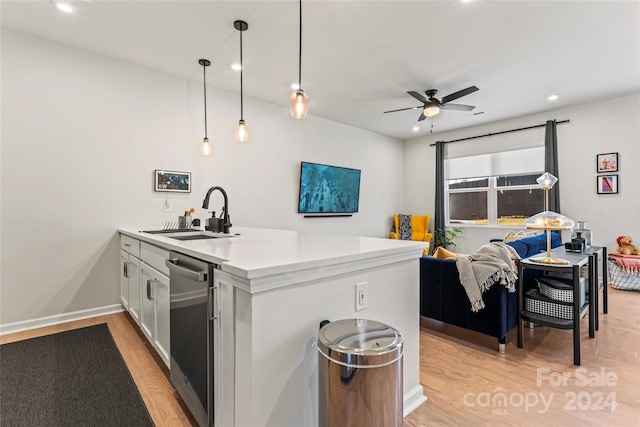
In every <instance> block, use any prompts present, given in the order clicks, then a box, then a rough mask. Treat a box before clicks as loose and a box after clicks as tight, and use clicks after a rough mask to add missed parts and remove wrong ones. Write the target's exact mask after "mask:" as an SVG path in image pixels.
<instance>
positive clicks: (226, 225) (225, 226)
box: [202, 187, 233, 234]
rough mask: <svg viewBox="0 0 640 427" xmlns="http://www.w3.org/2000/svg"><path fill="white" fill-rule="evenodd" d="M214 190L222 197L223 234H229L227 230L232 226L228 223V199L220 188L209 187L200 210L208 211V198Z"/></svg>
mask: <svg viewBox="0 0 640 427" xmlns="http://www.w3.org/2000/svg"><path fill="white" fill-rule="evenodd" d="M214 190H219V191H220V192H221V193H222V197H224V217H223V220H222V221H223V224H222V227H223V231H222V232H223V233H226V234H229V229H230V228H231V226H232V225H233V224H231V223H230V222H229V199H228V198H227V192H226V191H224V189H223V188H222V187H211V188H210V189H209V191H207V195H206V196H205V198H204V200H203V201H202V209H209V197H210V196H211V193H212V192H213V191H214Z"/></svg>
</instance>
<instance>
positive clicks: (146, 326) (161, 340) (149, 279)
mask: <svg viewBox="0 0 640 427" xmlns="http://www.w3.org/2000/svg"><path fill="white" fill-rule="evenodd" d="M140 279H141V281H140V283H141V288H142V289H141V290H142V298H141V300H142V301H141V310H140V329H142V332H143V333H144V335H145V336H146V337H147V338H148V339H149V341H150V342H151V344H152V345H153V347H154V348H155V349H156V351H157V352H158V353H159V354H160V357H161V358H162V360H164V362H165V363H166V364H167V366H169V348H170V347H169V345H170V338H169V336H170V335H169V334H170V331H169V278H168V277H167V276H165V275H164V274H162V273H160V272H159V271H158V270H156V269H155V268H153V267H151V266H150V265H148V264H147V263H145V262H141V263H140Z"/></svg>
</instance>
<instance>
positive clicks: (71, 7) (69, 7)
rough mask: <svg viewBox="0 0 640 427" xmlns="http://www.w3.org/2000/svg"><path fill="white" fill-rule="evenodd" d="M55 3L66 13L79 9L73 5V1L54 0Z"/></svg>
mask: <svg viewBox="0 0 640 427" xmlns="http://www.w3.org/2000/svg"><path fill="white" fill-rule="evenodd" d="M53 4H54V5H55V6H56V7H57V8H58V10H60V11H62V12H64V13H75V12H77V11H78V9H77V8H76V7H75V6H74V5H72V4H71V3H65V2H61V1H54V2H53Z"/></svg>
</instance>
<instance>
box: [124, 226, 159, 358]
mask: <svg viewBox="0 0 640 427" xmlns="http://www.w3.org/2000/svg"><path fill="white" fill-rule="evenodd" d="M167 258H169V251H167V250H164V249H161V248H158V247H157V246H153V245H150V244H148V243H146V242H140V241H139V240H137V239H134V238H132V237H129V236H125V235H121V236H120V301H121V302H122V305H123V306H124V308H125V309H126V310H127V311H128V312H129V314H130V315H131V317H132V318H133V319H134V320H135V322H136V323H137V324H138V325H139V326H140V329H141V330H142V332H143V333H144V335H145V336H146V337H147V338H148V339H149V342H150V343H151V345H152V346H153V348H155V349H156V351H157V352H158V354H159V355H160V357H161V358H162V360H164V362H165V364H166V365H167V366H169V354H170V350H169V349H170V347H169V344H170V341H169V334H170V331H169V277H168V273H169V270H168V268H167V267H166V266H165V265H164V260H165V259H167Z"/></svg>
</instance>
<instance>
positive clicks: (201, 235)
mask: <svg viewBox="0 0 640 427" xmlns="http://www.w3.org/2000/svg"><path fill="white" fill-rule="evenodd" d="M167 237H168V238H170V239H176V240H204V239H220V238H222V239H224V238H225V237H231V235H225V236H218V235H212V234H204V232H198V233H189V234H185V235H179V236H177V235H171V236H167Z"/></svg>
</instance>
